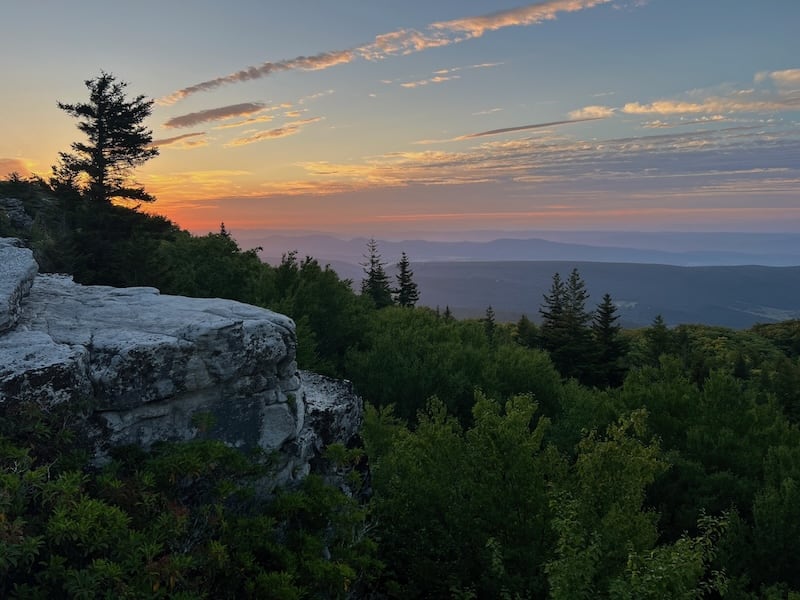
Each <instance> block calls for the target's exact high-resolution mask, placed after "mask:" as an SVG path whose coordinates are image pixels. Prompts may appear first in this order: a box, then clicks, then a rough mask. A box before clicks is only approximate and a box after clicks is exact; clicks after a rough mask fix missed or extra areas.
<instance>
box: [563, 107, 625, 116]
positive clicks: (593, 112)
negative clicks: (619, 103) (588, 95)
mask: <svg viewBox="0 0 800 600" xmlns="http://www.w3.org/2000/svg"><path fill="white" fill-rule="evenodd" d="M613 114H614V109H613V108H611V107H609V106H598V105H592V106H584V107H583V108H580V109H578V110H573V111H572V112H570V113H569V118H570V119H607V118H608V117H610V116H612V115H613Z"/></svg>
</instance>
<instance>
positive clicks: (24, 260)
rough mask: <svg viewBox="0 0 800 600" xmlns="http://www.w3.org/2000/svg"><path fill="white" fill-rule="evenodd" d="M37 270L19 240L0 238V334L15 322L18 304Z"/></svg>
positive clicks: (26, 249) (27, 250)
mask: <svg viewBox="0 0 800 600" xmlns="http://www.w3.org/2000/svg"><path fill="white" fill-rule="evenodd" d="M38 270H39V265H37V264H36V261H35V260H34V259H33V252H31V251H30V250H29V249H28V248H22V247H21V244H20V242H19V240H15V239H11V238H0V332H3V331H6V330H8V329H11V328H12V327H13V326H14V324H15V323H16V322H17V317H18V316H19V304H20V302H21V301H22V298H23V296H25V294H27V293H28V290H30V289H31V285H32V284H33V278H34V277H35V276H36V272H37V271H38Z"/></svg>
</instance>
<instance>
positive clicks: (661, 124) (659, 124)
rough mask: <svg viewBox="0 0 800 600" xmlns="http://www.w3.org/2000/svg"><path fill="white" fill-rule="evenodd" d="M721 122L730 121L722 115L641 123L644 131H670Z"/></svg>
mask: <svg viewBox="0 0 800 600" xmlns="http://www.w3.org/2000/svg"><path fill="white" fill-rule="evenodd" d="M721 121H730V119H729V118H728V117H725V116H724V115H711V116H708V117H700V118H699V119H691V120H689V119H686V118H684V117H681V118H680V119H678V120H677V121H662V120H660V119H656V120H654V121H645V122H644V123H642V127H644V128H646V129H671V128H674V127H685V126H687V125H707V124H709V123H719V122H721Z"/></svg>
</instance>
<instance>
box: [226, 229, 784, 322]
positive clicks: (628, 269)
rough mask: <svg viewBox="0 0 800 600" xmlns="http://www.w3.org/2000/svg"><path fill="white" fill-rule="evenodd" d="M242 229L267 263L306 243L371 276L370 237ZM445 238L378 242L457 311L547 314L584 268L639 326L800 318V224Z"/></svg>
mask: <svg viewBox="0 0 800 600" xmlns="http://www.w3.org/2000/svg"><path fill="white" fill-rule="evenodd" d="M232 233H233V235H234V236H235V237H236V239H237V240H238V241H239V242H240V244H241V245H242V246H243V247H244V248H253V247H260V248H261V252H260V254H261V256H262V258H263V259H264V260H266V261H267V262H270V263H272V264H277V263H278V262H280V259H281V256H282V255H283V254H285V253H286V252H288V251H297V254H298V257H299V258H303V257H305V256H311V257H313V258H316V259H317V260H318V261H319V262H320V263H321V264H322V265H326V264H329V265H330V266H331V268H333V269H334V270H335V271H336V272H337V273H338V274H339V275H340V276H341V277H343V278H347V279H351V280H352V281H353V282H354V283H353V286H354V288H356V289H358V286H359V285H360V280H361V278H362V276H363V270H362V267H361V266H360V263H362V262H364V254H365V252H366V244H367V241H368V240H367V238H364V237H351V238H344V237H337V236H333V235H330V234H327V233H319V232H317V233H315V232H294V233H286V232H277V231H268V230H261V231H258V230H241V231H233V232H232ZM431 237H433V236H431ZM437 237H438V238H439V239H384V240H378V247H379V250H380V252H381V256H382V258H383V260H384V261H385V262H386V263H387V271H388V272H389V273H390V274H391V275H392V276H393V275H394V273H395V269H394V265H395V263H396V262H397V261H398V260H399V257H400V253H401V252H405V253H406V254H407V255H408V256H409V259H410V260H411V262H412V266H413V269H414V274H415V280H416V282H417V283H418V285H419V287H420V292H421V294H420V296H421V297H420V304H421V305H424V306H429V307H431V308H439V309H440V310H444V308H445V307H449V308H450V309H451V311H452V312H453V314H454V315H455V316H457V317H481V316H483V314H484V312H485V310H486V308H487V307H488V306H490V305H491V306H492V308H493V309H494V311H495V313H496V314H497V317H498V318H499V319H501V320H507V321H508V320H516V319H518V318H519V317H520V316H521V315H522V314H525V315H527V316H529V317H530V318H532V319H533V320H538V316H539V314H538V309H539V306H540V305H541V301H542V296H543V294H544V293H546V292H547V291H548V289H549V287H550V283H551V280H552V275H553V274H554V273H555V272H559V273H560V274H561V275H562V277H565V276H566V275H568V274H569V272H570V271H571V270H572V269H573V268H577V269H578V270H579V271H580V273H581V275H582V276H583V278H584V279H585V281H586V284H587V288H588V290H589V293H590V295H591V298H590V302H589V305H590V306H594V305H595V304H597V303H599V301H600V298H601V297H602V295H603V294H604V293H606V292H608V293H610V294H611V296H612V298H613V299H614V301H615V303H616V305H617V308H618V310H619V314H620V317H621V321H622V323H623V324H624V325H626V326H628V327H642V326H646V325H648V324H650V323H651V322H652V320H653V319H654V318H655V317H656V316H657V315H659V314H660V315H662V316H663V317H664V319H665V320H666V321H667V323H668V324H669V325H677V324H681V323H705V324H709V325H721V326H727V327H734V328H746V327H749V326H751V325H753V324H755V323H763V322H775V321H781V320H785V319H792V318H800V266H798V265H800V234H795V233H783V234H777V233H775V234H769V233H741V232H618V231H528V232H525V231H516V232H513V231H511V232H498V231H470V232H460V233H446V234H443V235H440V236H437ZM400 238H402V236H400ZM454 238H455V239H454ZM459 238H460V239H459ZM465 240H468V241H465Z"/></svg>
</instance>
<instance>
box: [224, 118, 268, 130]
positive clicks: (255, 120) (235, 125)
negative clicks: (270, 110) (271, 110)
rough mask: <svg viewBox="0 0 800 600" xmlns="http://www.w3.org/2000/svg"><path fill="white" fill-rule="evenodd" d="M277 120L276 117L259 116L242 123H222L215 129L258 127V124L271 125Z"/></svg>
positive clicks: (244, 120)
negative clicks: (270, 123)
mask: <svg viewBox="0 0 800 600" xmlns="http://www.w3.org/2000/svg"><path fill="white" fill-rule="evenodd" d="M274 120H275V115H258V116H257V117H250V118H249V119H243V120H241V121H234V122H233V123H222V124H221V125H215V126H214V129H237V128H239V127H247V126H248V125H257V124H258V123H269V122H270V121H274Z"/></svg>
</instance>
